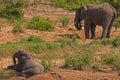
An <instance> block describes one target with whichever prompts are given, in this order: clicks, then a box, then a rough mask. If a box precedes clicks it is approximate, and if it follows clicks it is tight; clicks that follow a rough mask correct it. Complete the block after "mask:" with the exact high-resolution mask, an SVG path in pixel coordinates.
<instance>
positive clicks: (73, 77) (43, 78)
mask: <svg viewBox="0 0 120 80" xmlns="http://www.w3.org/2000/svg"><path fill="white" fill-rule="evenodd" d="M119 79H120V77H119V76H118V74H117V73H115V72H111V73H103V72H95V71H74V70H60V69H59V70H54V71H49V72H44V73H42V74H38V75H35V76H33V77H30V78H27V79H24V78H21V77H18V78H17V77H12V78H11V79H9V80H119Z"/></svg>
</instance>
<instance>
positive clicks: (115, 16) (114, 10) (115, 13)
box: [113, 8, 118, 18]
mask: <svg viewBox="0 0 120 80" xmlns="http://www.w3.org/2000/svg"><path fill="white" fill-rule="evenodd" d="M113 14H114V18H117V17H118V14H117V11H116V9H115V8H113Z"/></svg>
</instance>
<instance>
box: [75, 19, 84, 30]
mask: <svg viewBox="0 0 120 80" xmlns="http://www.w3.org/2000/svg"><path fill="white" fill-rule="evenodd" d="M75 28H76V29H77V30H81V29H82V28H81V22H79V21H76V22H75Z"/></svg>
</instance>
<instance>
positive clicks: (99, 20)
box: [74, 3, 117, 39]
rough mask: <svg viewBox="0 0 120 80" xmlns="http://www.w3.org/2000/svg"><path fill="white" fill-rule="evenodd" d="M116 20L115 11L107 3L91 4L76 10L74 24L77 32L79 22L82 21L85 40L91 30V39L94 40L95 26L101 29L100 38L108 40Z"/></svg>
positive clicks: (79, 25) (79, 28)
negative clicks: (83, 22)
mask: <svg viewBox="0 0 120 80" xmlns="http://www.w3.org/2000/svg"><path fill="white" fill-rule="evenodd" d="M115 18H117V12H116V9H115V8H114V7H113V6H112V5H111V4H109V3H102V4H96V5H95V4H91V5H87V6H81V7H80V8H78V9H77V10H76V14H75V19H74V24H75V27H76V29H77V30H81V20H83V19H84V21H85V24H84V30H85V38H86V39H88V38H90V37H89V31H90V30H91V38H95V28H96V25H100V26H102V28H103V31H102V35H101V38H109V37H110V31H111V28H112V24H113V22H114V20H115Z"/></svg>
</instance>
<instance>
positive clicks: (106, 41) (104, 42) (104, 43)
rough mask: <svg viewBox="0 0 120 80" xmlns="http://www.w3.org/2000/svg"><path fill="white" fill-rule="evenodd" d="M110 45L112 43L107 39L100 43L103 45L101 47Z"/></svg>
mask: <svg viewBox="0 0 120 80" xmlns="http://www.w3.org/2000/svg"><path fill="white" fill-rule="evenodd" d="M111 43H112V41H111V40H110V39H107V38H105V39H103V40H102V41H101V44H103V45H109V44H111Z"/></svg>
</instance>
